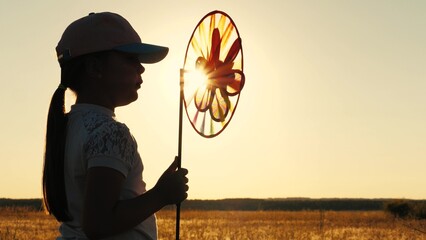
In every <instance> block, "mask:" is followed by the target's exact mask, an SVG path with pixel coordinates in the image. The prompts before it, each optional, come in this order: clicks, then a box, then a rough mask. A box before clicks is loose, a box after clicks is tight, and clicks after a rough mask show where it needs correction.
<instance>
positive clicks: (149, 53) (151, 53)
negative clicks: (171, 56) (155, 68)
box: [114, 43, 169, 63]
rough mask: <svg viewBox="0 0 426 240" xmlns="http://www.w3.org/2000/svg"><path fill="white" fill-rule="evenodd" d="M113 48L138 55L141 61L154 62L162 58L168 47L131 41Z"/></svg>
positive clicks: (165, 54)
mask: <svg viewBox="0 0 426 240" xmlns="http://www.w3.org/2000/svg"><path fill="white" fill-rule="evenodd" d="M114 50H117V51H120V52H126V53H134V54H137V55H139V61H140V62H141V63H156V62H159V61H161V60H163V59H164V58H165V57H166V56H167V53H168V52H169V48H167V47H162V46H157V45H152V44H147V43H132V44H126V45H122V46H119V47H115V48H114Z"/></svg>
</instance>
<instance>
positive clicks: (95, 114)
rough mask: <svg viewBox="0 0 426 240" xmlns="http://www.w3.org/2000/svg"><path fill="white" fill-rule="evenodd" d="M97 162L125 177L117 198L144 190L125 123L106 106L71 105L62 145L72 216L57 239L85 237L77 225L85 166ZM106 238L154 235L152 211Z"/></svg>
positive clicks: (155, 227)
mask: <svg viewBox="0 0 426 240" xmlns="http://www.w3.org/2000/svg"><path fill="white" fill-rule="evenodd" d="M99 166H102V167H110V168H113V169H115V170H117V171H119V172H121V173H122V174H123V175H124V176H125V177H126V180H125V183H124V185H123V189H122V192H121V194H120V199H121V200H123V199H131V198H134V197H136V196H139V195H141V194H142V193H144V192H145V191H146V189H145V182H144V181H143V179H142V171H143V165H142V160H141V158H140V156H139V153H138V151H137V144H136V141H135V139H134V138H133V136H132V135H131V133H130V131H129V129H128V128H127V126H126V125H125V124H123V123H120V122H118V121H116V119H115V115H114V112H112V111H111V110H109V109H107V108H104V107H101V106H97V105H91V104H76V105H73V106H72V107H71V111H70V113H69V114H68V126H67V140H66V146H65V188H66V194H67V200H68V208H69V211H70V213H71V215H72V217H73V220H72V221H70V222H65V223H62V224H61V226H60V228H59V230H60V232H61V235H62V237H60V238H58V239H86V237H85V235H84V233H83V231H82V228H81V219H82V212H83V196H84V190H85V179H86V176H87V170H88V169H89V168H91V167H99ZM110 239H111V240H112V239H120V240H126V239H150V240H152V239H157V225H156V219H155V215H153V216H151V217H149V218H148V219H146V220H145V221H143V222H142V223H140V224H139V225H137V226H136V227H135V228H134V229H133V230H131V231H128V232H125V233H123V234H120V235H117V236H114V237H112V238H108V240H110Z"/></svg>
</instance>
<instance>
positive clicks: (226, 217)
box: [0, 207, 426, 240]
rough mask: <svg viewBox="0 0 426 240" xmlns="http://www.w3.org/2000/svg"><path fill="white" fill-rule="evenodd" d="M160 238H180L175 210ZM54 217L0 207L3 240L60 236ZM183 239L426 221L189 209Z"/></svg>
mask: <svg viewBox="0 0 426 240" xmlns="http://www.w3.org/2000/svg"><path fill="white" fill-rule="evenodd" d="M157 217H158V228H159V239H175V217H176V216H175V212H174V211H169V210H163V211H160V212H159V213H158V214H157ZM58 227H59V224H58V223H57V222H56V221H55V220H54V218H53V217H51V216H48V215H46V214H44V213H42V212H38V211H34V210H31V209H28V208H24V207H19V208H2V209H0V240H6V239H7V240H9V239H19V240H21V239H22V240H27V239H31V240H37V239H55V237H56V236H57V235H58V230H57V229H58ZM180 235H181V238H180V239H182V240H189V239H197V240H201V239H206V240H207V239H218V240H227V239H228V240H234V239H244V240H245V239H256V240H266V239H267V240H274V239H280V240H281V239H289V240H290V239H293V240H299V239H318V240H323V239H333V240H339V239H356V240H367V239H380V240H384V239H385V240H386V239H392V240H393V239H400V240H405V239H407V240H408V239H409V240H417V239H418V240H426V220H399V219H395V218H393V217H391V216H390V215H388V214H386V213H384V212H381V211H368V212H365V211H364V212H363V211H351V212H334V211H295V212H289V211H183V212H182V213H181V234H180Z"/></svg>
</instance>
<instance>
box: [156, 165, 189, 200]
mask: <svg viewBox="0 0 426 240" xmlns="http://www.w3.org/2000/svg"><path fill="white" fill-rule="evenodd" d="M178 160H179V158H178V157H175V160H174V161H173V162H172V164H171V165H170V167H169V168H168V169H167V170H166V171H164V173H163V174H162V175H161V177H160V179H158V182H157V184H156V185H155V186H154V189H155V190H156V191H157V192H158V193H159V195H160V197H161V201H162V202H164V203H165V204H166V205H168V204H177V203H180V202H182V201H183V200H185V199H186V198H187V197H188V193H187V191H188V189H189V187H188V185H187V183H188V178H187V177H186V175H187V174H188V170H187V169H185V168H180V169H177V167H178Z"/></svg>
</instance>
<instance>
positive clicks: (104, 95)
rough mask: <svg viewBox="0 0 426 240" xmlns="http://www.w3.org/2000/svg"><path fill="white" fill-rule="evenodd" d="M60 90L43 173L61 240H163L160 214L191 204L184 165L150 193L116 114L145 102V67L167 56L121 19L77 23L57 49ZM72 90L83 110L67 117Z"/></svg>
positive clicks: (98, 16)
mask: <svg viewBox="0 0 426 240" xmlns="http://www.w3.org/2000/svg"><path fill="white" fill-rule="evenodd" d="M56 52H57V55H58V60H59V64H60V66H61V83H60V85H59V87H58V88H57V89H56V91H55V93H54V95H53V97H52V101H51V104H50V108H49V114H48V120H47V133H46V151H45V158H44V171H43V196H44V203H45V206H46V209H47V210H48V212H49V213H51V214H53V215H54V216H55V217H56V219H57V220H58V221H60V222H61V226H60V228H59V230H60V233H61V237H59V238H58V239H64V240H65V239H88V238H90V239H157V227H156V220H155V215H154V213H155V212H157V211H158V210H160V209H161V208H162V207H164V206H165V205H168V204H176V203H180V202H182V201H183V200H184V199H186V198H187V191H188V186H187V182H188V179H187V178H186V175H187V173H188V171H187V170H186V169H177V166H178V165H177V164H178V162H177V160H178V159H176V158H175V161H174V162H173V163H172V164H171V165H170V167H169V168H168V169H167V170H166V171H165V172H164V173H163V175H162V176H161V177H160V179H159V180H158V182H157V184H156V185H155V186H154V188H152V189H151V190H148V191H146V189H145V183H144V181H143V179H142V171H143V165H142V161H141V158H140V156H139V153H138V151H137V144H136V141H135V139H134V138H133V136H132V135H131V133H130V131H129V129H128V128H127V127H126V125H124V124H123V123H120V122H118V121H116V120H115V115H114V109H115V108H116V107H119V106H125V105H127V104H129V103H131V102H133V101H135V100H136V99H137V98H138V94H137V90H138V89H139V88H140V87H141V84H142V82H143V81H142V78H141V74H142V73H143V72H144V71H145V69H144V67H143V66H142V65H141V63H155V62H159V61H161V60H162V59H163V58H164V57H165V56H166V55H167V53H168V48H166V47H161V46H156V45H150V44H144V43H142V42H141V39H140V37H139V36H138V34H137V33H136V32H135V30H134V29H133V28H132V26H131V25H130V24H129V23H128V22H127V20H125V19H124V18H123V17H121V16H120V15H117V14H114V13H108V12H104V13H91V14H89V15H88V16H86V17H83V18H81V19H79V20H77V21H75V22H73V23H71V24H70V25H69V26H68V27H67V28H66V30H65V32H64V33H63V35H62V38H61V40H60V41H59V43H58V46H57V47H56ZM67 88H70V89H71V90H72V91H74V92H75V94H76V96H77V99H76V104H75V105H73V106H72V107H71V110H70V112H69V113H67V114H66V113H65V110H64V93H65V90H66V89H67Z"/></svg>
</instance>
